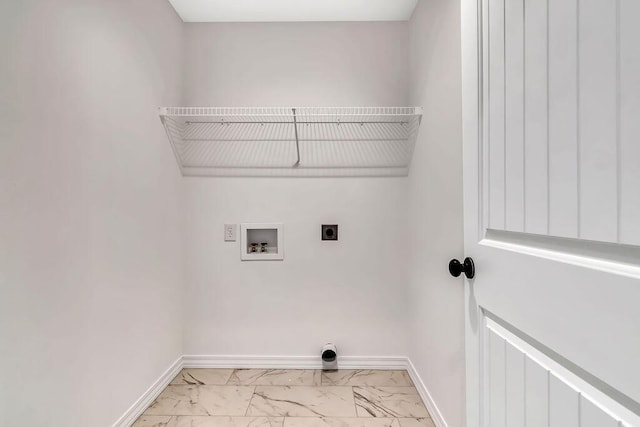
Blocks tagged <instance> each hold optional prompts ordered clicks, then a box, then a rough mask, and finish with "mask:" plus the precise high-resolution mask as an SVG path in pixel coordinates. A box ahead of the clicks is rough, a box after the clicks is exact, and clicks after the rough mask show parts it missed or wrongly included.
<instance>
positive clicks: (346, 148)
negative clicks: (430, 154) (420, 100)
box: [160, 107, 422, 176]
mask: <svg viewBox="0 0 640 427" xmlns="http://www.w3.org/2000/svg"><path fill="white" fill-rule="evenodd" d="M160 116H161V119H162V122H163V124H164V126H165V129H166V131H167V135H168V137H169V140H170V142H171V144H172V147H173V149H174V153H175V155H176V159H177V161H178V164H179V166H180V169H181V170H182V173H183V174H184V175H211V176H406V175H407V174H408V170H409V165H410V162H411V157H412V154H413V149H414V146H415V142H416V138H417V133H418V130H419V126H420V121H421V118H422V110H421V109H420V108H419V107H347V108H345V107H341V108H329V107H320V108H317V107H302V108H295V109H294V108H285V107H278V108H235V107H234V108H220V107H165V108H161V109H160ZM296 131H297V132H296ZM296 142H297V143H296ZM298 150H299V152H298ZM298 156H299V158H300V162H299V163H298V161H297V160H298Z"/></svg>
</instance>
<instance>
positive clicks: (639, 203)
mask: <svg viewBox="0 0 640 427" xmlns="http://www.w3.org/2000/svg"><path fill="white" fill-rule="evenodd" d="M619 16H620V29H619V31H620V36H619V37H620V39H619V41H620V81H619V85H620V101H619V102H620V117H619V120H620V155H619V158H620V163H621V168H620V241H621V243H626V244H630V245H640V221H639V220H638V218H640V191H638V183H639V182H640V161H638V159H640V143H639V142H638V135H640V120H638V118H639V117H640V49H638V41H637V40H638V16H640V2H639V1H638V0H620V15H619Z"/></svg>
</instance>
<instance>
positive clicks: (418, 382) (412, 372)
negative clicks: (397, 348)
mask: <svg viewBox="0 0 640 427" xmlns="http://www.w3.org/2000/svg"><path fill="white" fill-rule="evenodd" d="M406 361H407V367H406V368H407V372H408V373H409V376H410V377H411V381H413V385H415V386H416V389H418V394H420V397H421V398H422V401H423V402H424V406H426V407H427V409H428V410H429V413H430V414H431V419H432V420H433V423H434V424H435V425H436V427H448V426H447V422H446V421H445V420H444V417H443V416H442V413H441V412H440V410H439V409H438V406H437V405H436V402H435V401H434V400H433V398H432V397H431V393H429V390H428V389H427V387H426V386H425V385H424V382H422V378H420V375H419V374H418V371H416V367H415V366H413V363H411V360H410V359H409V358H407V359H406Z"/></svg>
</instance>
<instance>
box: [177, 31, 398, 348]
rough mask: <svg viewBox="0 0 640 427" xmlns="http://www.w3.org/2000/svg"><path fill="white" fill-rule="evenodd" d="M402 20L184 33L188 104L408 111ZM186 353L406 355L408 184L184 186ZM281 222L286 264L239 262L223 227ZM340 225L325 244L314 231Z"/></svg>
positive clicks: (304, 181) (303, 181) (222, 182)
mask: <svg viewBox="0 0 640 427" xmlns="http://www.w3.org/2000/svg"><path fill="white" fill-rule="evenodd" d="M408 65H409V60H408V25H407V23H406V22H405V23H375V24H373V23H305V24H296V23H287V24H187V25H186V29H185V76H186V77H185V87H184V90H185V101H186V103H187V105H214V106H296V105H302V106H305V105H309V106H347V105H355V106H359V105H364V106H385V105H387V106H388V105H405V104H406V103H407V102H408V86H407V83H408ZM185 184H186V189H187V202H186V206H187V210H188V221H187V223H188V230H187V236H188V244H187V260H188V261H187V270H188V272H189V280H188V284H187V293H186V313H185V316H186V322H185V344H184V347H185V353H187V354H225V355H317V354H318V352H319V351H320V347H321V346H322V344H324V343H325V342H326V341H329V340H332V341H334V342H335V343H336V344H337V345H338V349H339V352H340V354H343V355H405V354H406V353H407V348H406V345H407V343H406V335H405V331H406V299H405V295H406V293H405V290H406V282H407V274H406V273H407V264H406V254H407V248H406V245H405V243H406V224H405V223H406V209H407V199H406V188H407V185H406V179H402V178H380V179H362V178H355V179H354V178H348V179H339V178H338V179H327V178H322V179H314V178H284V179H282V178H280V179H279V178H275V179H264V178H258V179H253V178H229V179H221V178H211V179H203V178H193V179H191V178H189V179H186V182H185ZM241 222H283V223H284V236H285V259H284V261H282V262H277V261H274V262H241V261H240V249H239V242H236V243H225V242H224V241H223V225H224V224H225V223H241ZM322 223H337V224H339V225H340V232H339V234H340V240H339V241H338V242H322V241H321V240H320V225H321V224H322Z"/></svg>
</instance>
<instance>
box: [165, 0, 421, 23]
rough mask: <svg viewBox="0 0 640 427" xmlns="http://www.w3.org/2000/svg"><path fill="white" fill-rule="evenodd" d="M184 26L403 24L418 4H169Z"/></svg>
mask: <svg viewBox="0 0 640 427" xmlns="http://www.w3.org/2000/svg"><path fill="white" fill-rule="evenodd" d="M169 1H170V2H171V4H172V5H173V7H174V8H175V10H176V11H177V12H178V14H179V15H180V17H181V18H182V20H183V21H184V22H309V21H407V20H408V19H409V18H411V14H412V13H413V10H414V9H415V7H416V4H417V3H418V0H169Z"/></svg>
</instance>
